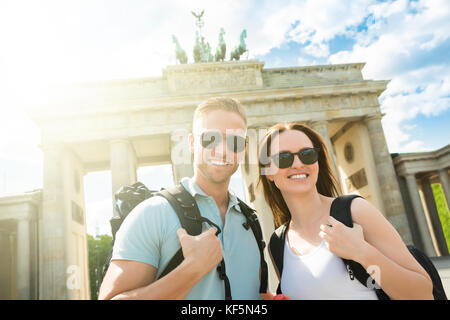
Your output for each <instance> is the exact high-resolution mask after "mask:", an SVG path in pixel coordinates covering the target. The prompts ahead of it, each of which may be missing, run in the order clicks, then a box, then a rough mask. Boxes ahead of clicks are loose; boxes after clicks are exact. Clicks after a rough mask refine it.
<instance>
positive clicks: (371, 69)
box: [328, 1, 450, 152]
mask: <svg viewBox="0 0 450 320" xmlns="http://www.w3.org/2000/svg"><path fill="white" fill-rule="evenodd" d="M408 10H409V13H408V12H407V11H408ZM369 13H371V14H372V15H373V18H374V21H373V23H372V24H369V25H368V29H367V31H365V32H363V33H360V34H359V35H358V37H357V38H356V40H357V43H356V44H355V45H354V46H353V48H352V50H349V51H341V52H338V53H336V54H333V55H331V56H330V57H329V59H328V60H329V62H330V63H346V62H357V61H363V62H366V66H365V68H364V69H363V75H364V76H365V78H367V79H388V80H391V82H390V84H389V85H388V88H387V90H386V91H385V92H384V93H383V94H382V96H381V97H380V103H381V109H382V111H383V112H384V113H386V117H385V118H384V119H383V126H384V129H385V132H386V136H387V137H389V138H387V140H388V146H389V149H390V151H391V152H407V151H410V150H412V148H414V147H416V148H420V149H416V151H418V150H424V147H423V146H424V144H423V142H421V141H416V140H414V138H413V136H412V135H410V134H408V133H407V130H406V129H405V128H404V123H405V122H406V121H408V120H413V119H414V118H415V117H416V116H417V115H419V114H424V115H427V116H428V115H434V116H436V115H438V114H440V113H441V112H443V111H445V110H447V109H448V108H450V101H449V98H448V97H449V94H450V90H449V87H450V80H449V76H448V75H449V71H450V67H449V66H448V63H443V62H434V61H432V60H431V61H430V59H432V57H430V54H431V53H432V52H433V51H432V50H437V49H436V48H437V47H438V46H439V45H441V44H443V43H444V41H448V39H449V37H450V34H449V33H448V30H450V3H449V2H448V1H418V2H414V3H408V2H407V1H396V2H385V3H377V4H373V5H372V6H370V8H369ZM444 54H445V53H444ZM446 60H447V62H448V58H447V59H446Z"/></svg>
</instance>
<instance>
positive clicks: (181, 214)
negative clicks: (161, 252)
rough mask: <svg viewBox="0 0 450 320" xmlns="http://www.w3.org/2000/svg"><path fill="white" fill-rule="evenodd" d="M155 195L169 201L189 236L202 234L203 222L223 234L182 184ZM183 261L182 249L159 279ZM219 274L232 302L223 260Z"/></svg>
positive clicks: (226, 297) (226, 298) (227, 297)
mask: <svg viewBox="0 0 450 320" xmlns="http://www.w3.org/2000/svg"><path fill="white" fill-rule="evenodd" d="M155 195H160V196H162V197H164V198H165V199H167V201H169V203H170V205H171V206H172V208H173V209H174V210H175V212H176V214H177V216H178V218H179V220H180V223H181V227H182V228H184V229H185V230H186V232H187V233H188V234H189V235H191V236H197V235H199V234H200V233H202V224H203V222H207V223H209V224H210V225H212V226H214V227H215V228H216V229H217V232H216V235H218V234H219V233H220V232H221V230H220V227H219V226H218V225H216V224H215V223H213V222H212V221H211V220H209V219H207V218H205V217H202V216H201V214H200V210H199V208H198V206H197V202H196V201H195V199H194V197H192V195H191V194H190V193H189V192H188V191H187V190H186V189H185V188H184V187H183V186H182V185H181V184H179V185H177V186H175V187H173V188H170V189H163V190H161V191H159V192H158V193H156V194H155ZM183 259H184V256H183V250H182V248H180V249H178V251H177V252H176V253H175V255H174V256H173V257H172V259H170V261H169V263H168V264H167V266H166V267H165V269H164V270H163V272H161V274H160V275H159V277H158V279H161V278H162V277H164V276H165V275H167V274H168V273H169V272H171V271H172V270H174V269H175V268H176V267H177V266H178V265H180V263H181V262H182V261H183ZM217 272H218V273H219V278H220V279H221V280H223V281H224V284H225V300H232V296H231V286H230V281H229V279H228V277H227V275H226V269H225V261H224V260H223V259H222V261H221V262H220V264H219V266H218V267H217Z"/></svg>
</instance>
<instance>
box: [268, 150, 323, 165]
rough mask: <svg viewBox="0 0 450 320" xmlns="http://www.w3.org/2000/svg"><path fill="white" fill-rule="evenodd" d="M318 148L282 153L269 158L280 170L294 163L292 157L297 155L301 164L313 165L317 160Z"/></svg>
mask: <svg viewBox="0 0 450 320" xmlns="http://www.w3.org/2000/svg"><path fill="white" fill-rule="evenodd" d="M319 150H320V149H319V148H305V149H302V150H300V151H299V152H294V153H293V152H289V151H283V152H280V153H277V154H275V155H273V156H271V158H272V160H273V161H274V162H275V165H276V166H277V167H278V168H280V169H286V168H289V167H290V166H292V164H293V163H294V156H295V155H297V156H298V158H299V159H300V161H301V162H302V163H303V164H313V163H314V162H316V161H317V160H318V159H319Z"/></svg>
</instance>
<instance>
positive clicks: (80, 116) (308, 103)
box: [30, 60, 411, 299]
mask: <svg viewBox="0 0 450 320" xmlns="http://www.w3.org/2000/svg"><path fill="white" fill-rule="evenodd" d="M263 65H264V63H263V62H260V61H254V60H247V61H239V62H221V63H198V64H190V65H189V64H188V65H176V66H168V67H166V68H165V69H164V71H163V75H162V77H155V78H145V79H131V80H118V81H105V82H98V83H91V84H81V85H73V86H64V87H59V88H56V89H55V90H54V91H53V92H52V94H51V95H50V96H49V99H48V101H50V102H49V104H48V105H46V106H44V107H43V108H41V109H40V110H39V111H38V110H30V114H31V115H32V118H33V119H34V120H35V121H36V122H37V123H38V125H39V126H40V128H41V136H42V150H43V153H44V186H43V192H42V194H43V201H42V214H41V216H40V219H39V225H40V242H39V244H40V245H39V266H40V268H39V270H40V271H39V288H40V290H39V292H40V294H39V297H40V298H42V299H88V298H89V292H88V291H89V288H88V285H87V274H88V273H87V262H86V254H87V249H86V226H85V225H84V224H85V204H84V198H83V183H82V181H83V179H82V176H83V175H84V174H86V173H87V172H89V171H95V170H111V175H112V186H113V187H112V190H111V191H112V192H115V191H116V190H117V189H118V188H119V187H120V186H122V185H124V184H130V183H133V182H135V181H136V169H137V168H138V167H139V166H143V165H151V164H158V163H172V167H173V173H174V178H175V180H176V181H178V180H179V179H180V178H181V177H183V176H192V173H193V170H192V163H191V160H190V159H191V158H190V157H189V152H188V149H187V136H186V133H187V132H190V130H191V122H192V117H193V112H194V109H195V107H196V106H197V105H198V104H199V103H200V102H202V101H204V100H206V99H207V98H209V97H212V96H217V95H220V96H229V97H233V98H237V99H238V100H240V101H241V102H242V104H243V106H244V107H245V109H246V112H247V117H248V125H249V130H248V133H249V141H250V143H249V151H248V154H247V156H246V159H247V162H246V163H245V164H244V167H243V169H242V173H243V180H244V184H245V189H246V201H247V202H248V203H250V204H251V205H253V206H254V207H255V208H256V209H257V210H258V213H259V215H260V217H261V221H262V225H263V230H264V234H265V238H266V239H268V237H269V236H270V234H271V232H272V231H273V222H272V216H271V213H270V211H269V210H268V208H267V206H266V204H265V202H264V199H263V197H262V194H261V190H260V189H259V188H258V186H257V176H258V175H257V167H256V164H257V154H258V148H259V141H260V140H261V138H262V135H263V133H264V130H265V129H267V128H268V127H269V126H271V125H272V124H275V123H277V122H285V121H299V122H303V123H307V124H309V125H310V126H311V127H313V128H314V129H316V130H317V131H318V132H320V133H321V134H322V135H323V137H324V138H325V141H326V143H327V146H328V147H329V149H330V150H331V155H332V162H333V164H332V165H333V169H334V171H335V173H336V175H337V176H338V177H339V180H340V186H341V188H342V189H343V191H345V192H356V193H360V194H362V195H364V196H365V197H368V198H369V199H370V201H372V202H373V203H374V204H375V205H376V206H377V207H379V208H380V210H381V211H382V212H383V214H384V215H385V216H386V217H387V218H388V219H389V221H390V222H391V223H392V224H393V225H394V226H395V227H396V228H397V230H398V231H399V233H400V234H401V235H402V237H403V238H404V240H405V241H406V242H407V243H408V242H410V241H411V234H410V231H409V227H408V221H407V219H406V216H405V211H404V207H403V202H402V199H401V195H400V191H399V187H398V183H397V180H396V178H395V171H394V167H393V164H392V160H391V158H390V154H389V152H388V149H387V146H386V138H385V136H384V133H383V129H382V126H381V117H382V114H381V112H380V106H379V103H378V97H379V95H380V94H381V93H382V92H383V91H384V90H385V89H386V85H387V83H388V82H387V81H373V80H365V79H363V77H362V73H361V69H362V68H363V66H364V64H362V63H353V64H342V65H328V66H307V67H292V68H277V69H263ZM185 138H186V139H185ZM349 142H351V143H352V148H353V154H354V156H355V160H354V161H353V162H349V161H348V155H346V154H345V148H346V147H345V146H346V145H348V143H349ZM347 149H348V147H347ZM347 153H348V151H347ZM180 154H181V155H182V156H181V157H180ZM180 159H181V161H179V160H180ZM73 266H75V267H73ZM77 272H78V273H77ZM272 275H273V272H272ZM75 276H76V277H78V278H76V281H73V280H74V279H75V278H73V277H75ZM71 281H72V282H71ZM77 281H78V282H77ZM274 281H275V280H274V278H273V277H272V285H273V283H274Z"/></svg>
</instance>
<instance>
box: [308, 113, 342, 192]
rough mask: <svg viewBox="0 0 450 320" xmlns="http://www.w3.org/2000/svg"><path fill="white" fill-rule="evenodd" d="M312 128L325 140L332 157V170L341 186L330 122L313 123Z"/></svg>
mask: <svg viewBox="0 0 450 320" xmlns="http://www.w3.org/2000/svg"><path fill="white" fill-rule="evenodd" d="M310 126H311V127H312V128H313V129H314V130H316V131H317V132H318V133H320V135H321V136H322V138H323V140H324V141H325V144H326V146H327V149H328V154H329V156H330V164H331V170H333V173H334V176H335V177H336V181H337V182H338V184H339V182H340V181H341V179H340V177H339V170H338V167H337V163H336V156H335V154H334V149H333V144H332V143H331V139H330V135H329V133H328V121H325V120H321V121H313V122H311V123H310Z"/></svg>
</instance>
